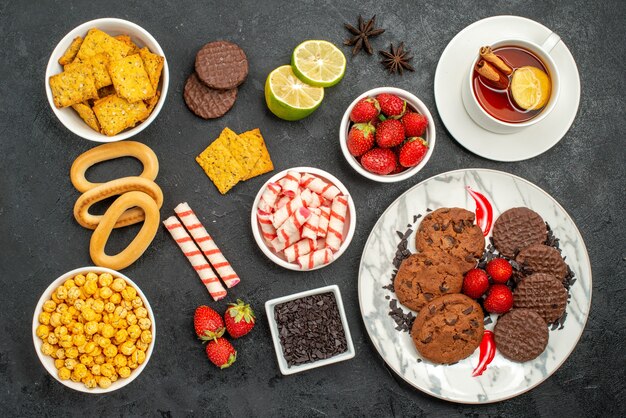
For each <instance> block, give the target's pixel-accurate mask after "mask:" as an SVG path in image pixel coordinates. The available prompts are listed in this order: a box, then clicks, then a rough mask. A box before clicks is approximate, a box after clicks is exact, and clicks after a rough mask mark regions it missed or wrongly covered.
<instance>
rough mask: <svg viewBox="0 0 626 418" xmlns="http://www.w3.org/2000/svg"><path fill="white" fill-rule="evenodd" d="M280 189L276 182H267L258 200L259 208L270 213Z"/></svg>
mask: <svg viewBox="0 0 626 418" xmlns="http://www.w3.org/2000/svg"><path fill="white" fill-rule="evenodd" d="M280 191H281V187H280V185H279V184H278V183H270V184H268V185H267V187H266V188H265V190H264V191H263V194H262V195H261V199H260V200H259V210H262V211H263V212H265V213H272V211H273V208H274V205H275V204H276V199H277V198H278V195H279V194H280Z"/></svg>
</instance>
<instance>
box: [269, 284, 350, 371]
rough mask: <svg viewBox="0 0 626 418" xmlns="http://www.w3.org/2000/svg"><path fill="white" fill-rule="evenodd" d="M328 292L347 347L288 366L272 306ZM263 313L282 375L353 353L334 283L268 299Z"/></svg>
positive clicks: (339, 297)
mask: <svg viewBox="0 0 626 418" xmlns="http://www.w3.org/2000/svg"><path fill="white" fill-rule="evenodd" d="M328 292H332V293H334V295H335V300H336V301H337V308H338V309H339V316H340V317H341V325H342V326H343V331H344V333H345V335H346V343H347V345H348V349H347V350H346V351H345V352H343V353H341V354H337V355H336V356H333V357H330V358H327V359H324V360H318V361H314V362H312V363H305V364H300V365H297V366H291V367H289V365H288V364H287V360H285V356H284V355H283V347H282V344H281V342H280V336H279V334H278V325H277V324H276V320H275V319H274V308H275V307H276V305H280V304H282V303H285V302H289V301H291V300H295V299H299V298H303V297H306V296H311V295H319V294H322V293H328ZM265 313H266V314H267V320H268V321H269V324H270V332H271V334H272V341H274V350H275V351H276V360H278V367H279V368H280V372H281V373H282V374H284V375H288V374H294V373H299V372H303V371H306V370H311V369H315V368H316V367H321V366H327V365H329V364H333V363H338V362H340V361H344V360H349V359H351V358H353V357H354V355H355V351H354V344H352V336H351V335H350V329H349V328H348V320H347V319H346V312H345V310H344V308H343V302H342V300H341V292H340V291H339V287H338V286H337V285H336V284H334V285H331V286H325V287H320V288H317V289H312V290H307V291H305V292H300V293H295V294H293V295H288V296H283V297H282V298H276V299H272V300H268V301H267V302H265Z"/></svg>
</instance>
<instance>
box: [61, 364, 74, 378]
mask: <svg viewBox="0 0 626 418" xmlns="http://www.w3.org/2000/svg"><path fill="white" fill-rule="evenodd" d="M71 374H72V372H71V371H70V370H69V369H68V368H66V367H61V368H60V369H59V379H61V380H67V379H69V378H70V375H71Z"/></svg>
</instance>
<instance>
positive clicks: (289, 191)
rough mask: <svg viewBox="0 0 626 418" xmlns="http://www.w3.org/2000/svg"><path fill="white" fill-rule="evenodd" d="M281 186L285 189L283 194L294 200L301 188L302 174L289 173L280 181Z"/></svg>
mask: <svg viewBox="0 0 626 418" xmlns="http://www.w3.org/2000/svg"><path fill="white" fill-rule="evenodd" d="M280 185H281V186H282V188H283V194H284V195H285V196H289V197H290V198H292V199H293V198H294V197H295V196H296V194H297V192H298V187H299V186H300V173H298V172H297V171H287V174H285V177H283V178H282V179H281V180H280Z"/></svg>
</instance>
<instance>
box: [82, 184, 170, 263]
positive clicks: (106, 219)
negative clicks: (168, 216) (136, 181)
mask: <svg viewBox="0 0 626 418" xmlns="http://www.w3.org/2000/svg"><path fill="white" fill-rule="evenodd" d="M134 207H137V208H140V210H142V211H143V212H144V213H145V221H144V223H143V226H142V227H141V229H140V230H139V233H138V234H137V236H136V237H135V238H134V239H133V240H132V241H131V243H130V244H128V247H126V248H125V249H124V250H122V251H121V252H119V253H118V254H116V255H107V254H106V253H105V252H104V248H105V246H106V243H107V241H108V239H109V236H110V235H111V232H112V231H113V228H114V227H115V225H116V222H117V221H118V219H119V218H120V217H121V216H122V215H123V214H124V213H126V211H127V210H128V209H130V208H134ZM159 220H160V217H159V208H158V207H157V204H156V202H155V201H154V199H153V198H152V197H151V196H149V195H147V194H146V193H143V192H137V191H132V192H128V193H124V194H123V195H121V196H120V197H118V198H117V199H116V200H115V202H113V204H112V205H111V206H110V207H109V209H107V211H106V212H105V214H104V216H103V217H102V221H101V222H100V223H99V224H98V227H97V228H96V230H95V231H93V234H92V235H91V241H90V242H89V254H90V255H91V259H92V260H93V262H94V263H95V264H96V265H97V266H102V267H108V268H111V269H113V270H121V269H123V268H126V267H128V266H130V265H131V264H132V263H134V262H135V261H136V260H137V259H138V258H139V257H141V255H142V254H143V253H144V251H146V249H147V248H148V246H149V245H150V243H151V242H152V240H153V239H154V236H155V235H156V233H157V230H158V228H159Z"/></svg>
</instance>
